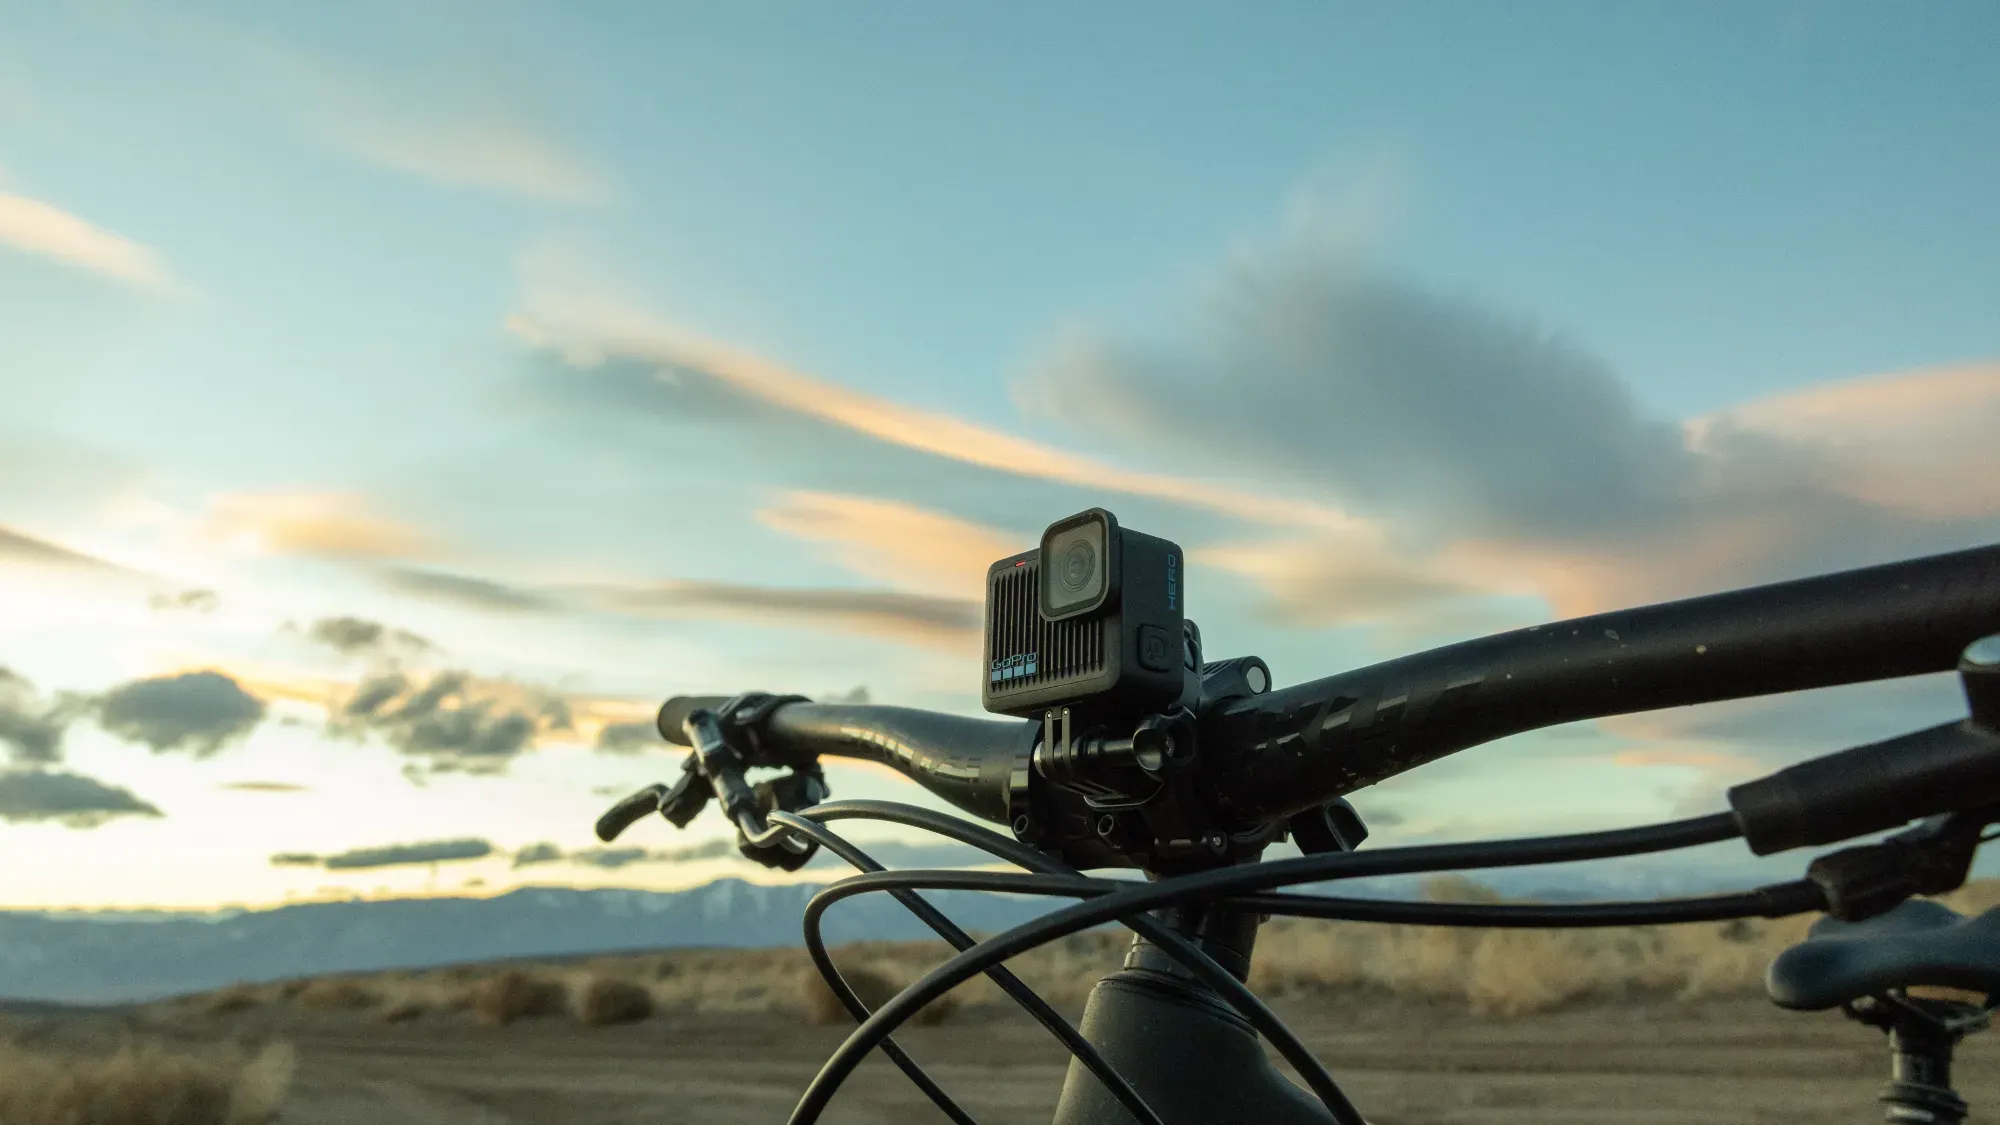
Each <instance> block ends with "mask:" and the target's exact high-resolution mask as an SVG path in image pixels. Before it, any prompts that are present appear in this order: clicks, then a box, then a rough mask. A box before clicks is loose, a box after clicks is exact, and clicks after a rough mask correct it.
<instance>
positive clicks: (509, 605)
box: [381, 567, 982, 651]
mask: <svg viewBox="0 0 2000 1125" xmlns="http://www.w3.org/2000/svg"><path fill="white" fill-rule="evenodd" d="M381 575H382V577H383V579H384V581H385V582H386V583H387V584H388V585H389V586H390V587H391V588H393V589H396V590H399V591H401V592H403V593H406V594H411V595H414V596H417V597H422V598H427V599H430V600H433V601H438V602H444V603H449V604H454V605H458V606H462V607H464V608H468V609H473V610H478V611H482V612H489V613H502V614H516V613H582V612H599V613H612V614H618V615H623V616H630V617H641V618H654V619H662V618H663V619H668V620H686V619H696V618H702V619H721V620H734V621H753V622H760V623H765V624H771V625H779V626H796V627H804V628H814V629H827V630H832V631H835V632H840V633H852V632H856V631H859V632H863V633H867V634H871V635H875V636H882V637H888V638H891V639H895V640H901V641H909V642H914V643H918V644H924V645H930V646H933V647H943V648H946V649H949V650H952V651H958V650H960V649H963V648H964V647H965V645H966V644H967V643H968V642H971V643H976V642H977V640H978V637H979V631H980V628H981V624H980V612H981V610H980V607H981V604H982V603H981V602H979V601H976V600H970V599H963V598H939V597H931V596H927V595H922V594H911V593H904V592H901V591H895V590H868V589H860V590H853V589H839V588H834V589H827V588H812V587H785V586H752V585H745V584H739V583H730V582H702V581H690V580H673V579H668V580H660V581H653V582H633V583H622V584H595V585H579V586H567V587H563V588H560V589H538V588H533V587H527V586H520V585H515V584H512V583H507V582H501V581H498V580H495V579H490V578H482V577H478V576H474V575H468V574H458V573H453V572H448V571H436V570H419V569H416V568H409V567H390V568H385V569H384V570H383V571H381Z"/></svg>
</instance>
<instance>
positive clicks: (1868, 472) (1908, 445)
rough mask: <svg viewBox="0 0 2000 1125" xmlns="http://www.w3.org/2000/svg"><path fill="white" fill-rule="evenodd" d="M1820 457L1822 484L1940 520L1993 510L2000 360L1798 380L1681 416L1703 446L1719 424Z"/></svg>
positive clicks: (1692, 440) (1999, 482) (1996, 507)
mask: <svg viewBox="0 0 2000 1125" xmlns="http://www.w3.org/2000/svg"><path fill="white" fill-rule="evenodd" d="M1721 427H1726V428H1734V429H1736V430H1740V431H1746V432H1750V433H1756V434H1761V435H1764V436H1766V437H1767V438H1771V439H1774V440H1777V441H1781V442H1784V443H1786V444H1788V445H1791V446H1793V447H1795V448H1799V449H1802V450H1810V451H1814V452H1816V453H1818V454H1820V456H1819V457H1817V458H1815V459H1814V460H1813V461H1812V465H1813V469H1814V471H1816V472H1818V473H1820V474H1822V476H1821V477H1820V480H1821V482H1822V483H1823V484H1824V485H1825V486H1826V487H1828V488H1829V489H1831V490H1833V491H1835V492H1837V493H1839V494H1841V495H1844V496H1849V497H1852V498H1854V499H1856V500H1860V501H1863V502H1865V503H1868V504H1871V505H1874V506H1877V507H1883V508H1891V509H1897V510H1902V511H1907V512H1911V513H1916V514H1919V515H1922V516H1927V517H1930V518H1932V519H1939V520H1962V519H1980V518H1986V517H1991V516H1992V515H1993V514H1994V513H1996V512H2000V479H1996V477H1995V474H1993V473H1992V472H1991V471H1989V470H1990V466H1991V462H1992V457H1993V435H1994V434H1996V433H2000V363H1984V364H1963V365H1959V366H1955V367H1939V368H1929V369H1919V370H1915V371H1906V372H1895V373H1890V374H1883V375H1871V376H1864V377H1862V378H1857V379H1845V380H1841V381H1839V382H1834V383H1822V384H1818V385H1814V386H1806V387H1801V388H1798V389H1795V390H1791V391H1786V392H1783V393H1780V394H1775V395H1771V396H1769V397H1767V398H1763V399H1758V400H1756V401H1753V402H1748V403H1744V404H1742V405H1740V406H1736V407H1732V408H1730V409H1728V410H1725V411H1721V412H1719V413H1717V414H1713V415H1709V416H1705V417H1702V418H1697V419H1694V420H1693V421H1691V422H1689V423H1688V426H1687V430H1688V434H1689V444H1690V446H1692V447H1693V448H1695V449H1703V448H1705V447H1706V446H1707V445H1708V444H1709V439H1710V437H1711V435H1713V434H1714V433H1715V432H1716V431H1717V429H1718V428H1721Z"/></svg>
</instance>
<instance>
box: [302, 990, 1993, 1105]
mask: <svg viewBox="0 0 2000 1125" xmlns="http://www.w3.org/2000/svg"><path fill="white" fill-rule="evenodd" d="M1284 1014H1285V1015H1286V1017H1287V1018H1288V1019H1290V1020H1291V1021H1292V1022H1293V1023H1294V1025H1295V1026H1296V1027H1297V1028H1298V1029H1299V1031H1300V1032H1301V1034H1302V1035H1303V1036H1304V1037H1305V1039H1306V1041H1307V1042H1308V1043H1310V1044H1311V1045H1312V1047H1313V1048H1314V1049H1315V1050H1316V1051H1317V1052H1318V1053H1319V1055H1320V1057H1321V1058H1323V1059H1324V1060H1326V1062H1327V1063H1328V1065H1329V1067H1330V1068H1331V1069H1332V1070H1333V1071H1334V1073H1335V1075H1336V1077H1338V1078H1339V1079H1340V1080H1341V1082H1342V1083H1343V1085H1344V1086H1345V1087H1346V1088H1347V1090H1348V1091H1349V1093H1350V1094H1351V1096H1352V1097H1353V1098H1354V1099H1355V1101H1356V1102H1357V1103H1358V1104H1359V1105H1361V1106H1362V1107H1363V1109H1364V1110H1365V1111H1366V1112H1367V1113H1368V1115H1369V1117H1370V1119H1371V1120H1372V1121H1374V1122H1375V1123H1376V1125H1447V1123H1450V1125H1460V1123H1465V1125H1470V1123H1474V1122H1478V1123H1492V1125H1503V1123H1505V1125H1514V1123H1522V1125H1525V1123H1527V1122H1531V1121H1532V1122H1538V1123H1555V1125H1560V1123H1565V1122H1576V1123H1579V1125H1581V1123H1583V1122H1600V1123H1601V1122H1617V1123H1625V1125H1639V1123H1642V1122H1644V1123H1651V1122H1662V1123H1664V1122H1670V1121H1671V1122H1676V1123H1685V1125H1699V1123H1716V1125H1721V1123H1725V1122H1727V1123H1740V1125H1767V1123H1768V1125H1776V1123H1778V1122H1796V1121H1823V1122H1838V1121H1851V1122H1863V1121H1870V1120H1880V1119H1881V1115H1880V1109H1879V1107H1878V1106H1877V1105H1876V1104H1875V1101H1874V1099H1875V1095H1876V1093H1877V1091H1878V1089H1879V1088H1880V1086H1881V1083H1882V1080H1883V1078H1884V1077H1885V1076H1886V1074H1887V1055H1886V1051H1885V1048H1884V1047H1883V1045H1882V1043H1881V1040H1880V1038H1879V1036H1878V1035H1877V1034H1876V1033H1874V1032H1871V1031H1869V1030H1867V1029H1865V1028H1862V1027H1859V1026H1858V1025H1854V1024H1851V1023H1849V1022H1847V1021H1846V1020H1844V1019H1841V1018H1840V1017H1839V1016H1836V1015H1789V1014H1786V1013H1781V1012H1777V1011H1775V1010H1773V1009H1771V1008H1770V1007H1769V1006H1768V1005H1765V1004H1763V1003H1761V1002H1758V1001H1741V1002H1726V1003H1714V1004H1707V1005H1700V1006H1688V1005H1659V1006H1646V1007H1634V1008H1627V1009H1600V1010H1589V1011H1578V1012H1570V1013H1563V1014H1559V1015H1552V1016H1539V1017H1533V1018H1528V1019H1517V1020H1508V1021H1499V1020H1474V1019H1471V1018H1469V1017H1466V1016H1465V1015H1464V1014H1463V1013H1462V1012H1455V1011H1450V1010H1440V1009H1435V1008H1426V1007H1415V1006H1403V1005H1391V1006H1382V1005H1369V1006H1357V1007H1356V1008H1355V1010H1354V1011H1353V1012H1351V1013H1345V1014H1344V1013H1341V1012H1336V1011H1332V1010H1328V1008H1326V1007H1319V1008H1315V1007H1310V1006H1301V1005H1297V1004H1292V1005H1288V1006H1287V1007H1286V1010H1285V1012H1284ZM288 1030H289V1032H290V1034H291V1035H292V1037H293V1039H294V1041H295V1042H297V1043H298V1045H299V1047H300V1050H301V1053H302V1057H303V1060H304V1065H303V1068H302V1070H301V1073H300V1076H299V1079H300V1081H299V1085H298V1096H297V1097H296V1098H295V1099H294V1102H293V1108H292V1111H291V1112H290V1113H288V1115H287V1120H288V1121H291V1122H295V1123H296V1125H349V1123H353V1125H389V1123H392V1122H403V1121H411V1122H418V1121H421V1122H436V1123H439V1125H475V1123H477V1125H500V1123H512V1122H520V1123H536V1125H541V1123H557V1122H567V1123H574V1125H612V1123H620V1125H624V1123H631V1125H638V1123H641V1122H645V1123H663V1125H678V1123H682V1122H686V1123H689V1125H694V1123H700V1125H739V1123H743V1125H747V1123H751V1122H757V1123H770V1122H782V1121H783V1120H784V1119H785V1116H786V1113H787V1112H788V1111H789V1109H790V1108H791V1105H792V1102H793V1100H794V1099H795V1098H796V1097H797V1095H798V1092H799V1091H800V1090H801V1089H802V1088H803V1087H804V1086H805V1084H806V1083H807V1081H809V1080H810V1078H811V1077H812V1075H813V1073H814V1072H815V1071H816V1070H817V1069H818V1067H819V1064H820V1062H821V1060H822V1059H823V1058H824V1057H825V1056H826V1054H827V1053H828V1052H829V1051H831V1050H832V1049H833V1047H834V1046H835V1045H836V1044H837V1043H838V1042H839V1040H840V1038H841V1036H842V1031H841V1030H840V1029H832V1028H814V1027H803V1026H800V1025H798V1024H796V1023H794V1022H791V1021H787V1020H783V1019H774V1018H770V1017H754V1018H748V1017H729V1018H706V1019H685V1018H684V1019H676V1020H661V1021H655V1022H653V1023H650V1024H646V1025H643V1026H639V1027H630V1028H617V1029H608V1030H598V1031H581V1030H578V1029H576V1028H573V1027H569V1026H566V1025H562V1024H556V1023H545V1024H538V1025H525V1026H518V1027H515V1028H510V1029H505V1030H493V1029H484V1028H471V1027H464V1026H457V1025H436V1026H432V1027H422V1026H419V1027H403V1028H380V1027H375V1026H370V1025H366V1024H346V1025H342V1024H339V1023H337V1022H334V1021H320V1022H317V1023H315V1024H310V1025H308V1024H301V1025H298V1026H296V1027H293V1028H290V1029H288ZM903 1038H904V1040H905V1041H906V1043H907V1044H908V1045H909V1047H910V1049H911V1051H912V1052H913V1053H914V1054H916V1055H917V1056H918V1057H919V1058H920V1059H921V1060H922V1061H923V1062H924V1063H925V1064H926V1066H927V1067H929V1069H930V1070H931V1072H932V1073H933V1074H934V1075H936V1076H937V1077H938V1079H939V1080H940V1081H941V1082H943V1083H944V1084H945V1086H946V1087H947V1088H948V1089H950V1090H952V1091H953V1093H954V1094H955V1095H956V1096H957V1097H959V1099H960V1100H961V1102H962V1103H963V1104H965V1105H966V1106H967V1108H969V1109H971V1110H972V1111H973V1112H974V1113H975V1114H976V1115H977V1117H978V1118H979V1120H980V1121H981V1122H983V1123H990V1125H1030V1123H1043V1122H1046V1121H1047V1120H1048V1117H1049V1113H1050V1110H1051V1108H1052V1106H1053V1104H1054V1101H1055V1097H1056V1093H1057V1091H1058V1090H1059V1089H1060V1087H1061V1084H1062V1074H1063V1069H1064V1059H1063V1056H1062V1055H1061V1053H1060V1051H1059V1049H1056V1048H1054V1047H1052V1046H1051V1045H1050V1043H1049V1042H1048V1040H1047V1038H1046V1037H1045V1035H1044V1034H1043V1033H1042V1032H1041V1031H1040V1029H1038V1028H1036V1027H1034V1026H1032V1025H1030V1024H1028V1023H1027V1022H1026V1021H1025V1020H1019V1019H1015V1018H1011V1017H1007V1018H985V1017H984V1015H983V1014H980V1013H975V1014H973V1015H972V1016H970V1017H969V1018H967V1019H966V1020H965V1021H964V1022H962V1023H959V1024H956V1025H946V1026H944V1027H938V1028H929V1029H920V1030H913V1031H911V1032H910V1033H909V1034H907V1035H906V1036H904V1037H903ZM1995 1047H1996V1043H1995V1041H1991V1040H1977V1039H1975V1040H1973V1041H1972V1042H1970V1043H1968V1044H1967V1045H1966V1047H1965V1048H1964V1049H1963V1050H1962V1052H1961V1061H1960V1064H1959V1067H1958V1073H1959V1078H1960V1090H1961V1092H1962V1093H1964V1094H1965V1095H1966V1096H1967V1097H1968V1098H1970V1099H1971V1100H1972V1102H1973V1104H1974V1106H1975V1120H1977V1119H1981V1118H1983V1117H1985V1116H1987V1115H2000V1068H1996V1067H1995V1065H1994V1064H1995V1062H1996V1061H2000V1051H1996V1049H1995ZM1979 1109H1984V1110H1985V1111H1986V1114H1980V1113H1978V1112H1977V1110H1979ZM826 1120H827V1121H828V1122H830V1123H842V1125H845V1123H856V1125H858V1123H862V1122H906V1121H908V1122H922V1121H934V1120H940V1117H939V1115H938V1114H937V1113H936V1112H935V1111H934V1110H932V1109H931V1108H930V1107H929V1106H928V1104H927V1103H926V1102H924V1101H923V1099H922V1096H921V1095H919V1094H917V1093H916V1092H915V1091H914V1090H913V1089H912V1088H911V1087H910V1085H909V1083H908V1082H907V1081H906V1080H905V1079H904V1078H903V1077H902V1075H901V1074H900V1073H899V1072H897V1071H896V1070H895V1069H894V1068H892V1067H891V1066H889V1065H888V1064H887V1063H885V1062H882V1061H880V1060H879V1059H878V1060H875V1061H871V1062H870V1063H869V1064H868V1065H867V1066H866V1067H864V1068H863V1070H862V1072H861V1073H860V1074H858V1075H857V1076H856V1077H855V1079H853V1080H852V1081H851V1082H850V1083H849V1085H848V1087H847V1088H846V1090H845V1091H844V1092H843V1094H842V1096H841V1097H840V1098H839V1100H837V1101H836V1102H835V1106H834V1109H833V1111H832V1112H831V1113H830V1114H829V1115H828V1116H827V1118H826Z"/></svg>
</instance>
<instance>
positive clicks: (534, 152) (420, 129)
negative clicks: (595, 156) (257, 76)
mask: <svg viewBox="0 0 2000 1125" xmlns="http://www.w3.org/2000/svg"><path fill="white" fill-rule="evenodd" d="M239 43H240V44H241V45H242V46H243V47H244V48H245V50H246V55H247V57H248V58H249V59H250V61H252V62H254V63H256V64H258V65H259V66H260V67H261V68H262V74H263V76H264V77H265V78H266V79H267V80H268V81H269V82H270V83H271V89H272V90H273V92H275V93H276V94H277V96H278V97H279V98H280V99H281V101H282V102H283V103H284V104H285V105H286V107H287V108H289V109H290V110H291V111H292V112H293V113H294V114H295V115H296V116H297V118H298V120H299V121H300V122H301V123H302V124H303V125H304V127H305V128H307V129H308V130H310V131H311V132H313V133H315V134H317V135H318V136H319V137H320V138H322V139H324V140H325V141H326V142H327V143H328V144H330V145H332V146H333V147H335V148H338V149H340V150H341V151H343V152H345V153H346V154H347V155H349V156H351V157H353V158H355V159H357V160H359V161H362V162H364V163H367V164H371V165H374V166H376V167H378V168H385V169H388V170H390V171H394V172H399V173H402V174H405V175H409V176H413V177H415V178H417V179H419V180H422V181H424V182H426V183H429V184H432V185H434V186H437V187H443V188H451V189H469V190H476V191H486V192H494V193H498V194H502V195H510V196H516V197H519V198H523V199H529V200H535V201H538V202H546V203H559V204H570V205H585V204H596V203H602V202H604V201H606V200H607V199H608V198H610V196H611V194H612V192H611V185H610V181H609V177H608V176H607V175H606V174H605V172H604V171H603V170H602V169H601V168H599V167H598V166H597V165H596V164H595V163H594V162H593V161H591V160H590V159H588V158H587V157H586V156H585V155H584V154H582V153H581V152H579V151H577V149H576V148H575V147H574V146H573V145H571V144H570V143H568V142H567V141H566V140H565V139H564V138H562V137H561V136H560V135H559V133H558V130H557V129H555V128H554V127H553V126H552V125H551V124H549V123H548V122H547V121H546V120H544V118H545V117H546V116H547V115H546V114H545V113H543V112H541V111H540V109H539V107H537V106H535V105H534V104H532V102H531V101H529V100H528V97H527V95H526V91H529V90H531V89H532V88H533V87H534V86H535V85H536V84H537V79H536V76H534V75H525V74H524V75H516V76H513V78H512V79H511V80H508V79H503V78H501V77H500V76H499V75H495V74H492V73H491V68H490V66H480V67H478V68H474V69H468V68H466V67H464V66H462V65H454V63H453V60H452V59H451V58H450V55H451V54H452V52H453V48H455V47H458V46H461V45H462V43H440V44H434V45H432V48H431V49H429V50H426V51H425V52H424V53H423V56H422V57H423V59H424V65H423V66H422V67H421V68H418V69H416V70H409V71H404V72H402V73H394V72H390V71H386V70H383V69H379V68H378V69H374V70H371V71H370V72H369V73H367V74H365V75H364V74H361V73H359V72H349V71H346V70H342V69H339V68H336V67H334V66H332V65H330V64H328V63H326V62H325V61H323V60H320V59H316V58H312V57H309V56H307V55H305V54H302V53H299V52H296V51H292V50H289V49H287V48H284V47H281V46H279V45H277V44H274V43H270V42H249V41H245V40H241V39H239Z"/></svg>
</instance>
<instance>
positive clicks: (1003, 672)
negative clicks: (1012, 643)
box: [986, 652, 1040, 684]
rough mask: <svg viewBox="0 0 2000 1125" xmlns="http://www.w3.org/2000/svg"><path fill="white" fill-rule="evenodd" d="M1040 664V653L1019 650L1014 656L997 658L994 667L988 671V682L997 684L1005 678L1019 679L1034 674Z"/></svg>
mask: <svg viewBox="0 0 2000 1125" xmlns="http://www.w3.org/2000/svg"><path fill="white" fill-rule="evenodd" d="M1039 664H1040V656H1039V655H1038V654H1036V653H1032V652H1017V653H1015V654H1014V655H1012V656H1003V657H1001V658H1000V659H998V660H995V661H994V662H993V667H992V668H991V669H990V670H989V671H988V673H987V676H986V679H987V682H988V683H995V684H997V683H1001V682H1003V681H1005V680H1018V679H1020V678H1022V677H1023V676H1032V675H1034V674H1035V671H1036V669H1037V667H1038V665H1039Z"/></svg>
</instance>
